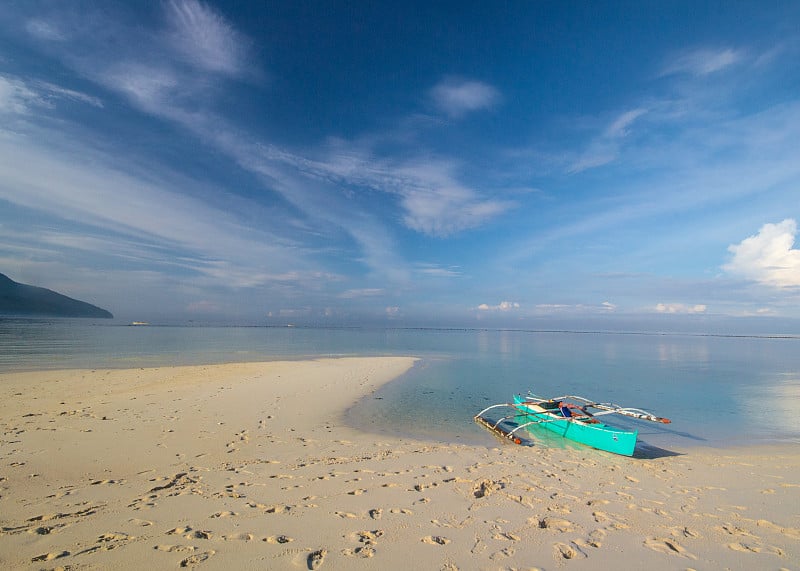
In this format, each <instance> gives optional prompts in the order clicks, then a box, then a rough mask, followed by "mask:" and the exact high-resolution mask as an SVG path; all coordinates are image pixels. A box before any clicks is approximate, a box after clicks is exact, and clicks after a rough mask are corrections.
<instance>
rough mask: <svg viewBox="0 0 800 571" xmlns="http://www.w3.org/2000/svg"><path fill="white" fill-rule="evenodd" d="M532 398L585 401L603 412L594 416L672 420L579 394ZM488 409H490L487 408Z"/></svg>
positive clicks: (544, 400)
mask: <svg viewBox="0 0 800 571" xmlns="http://www.w3.org/2000/svg"><path fill="white" fill-rule="evenodd" d="M527 398H529V399H531V400H534V401H536V404H539V403H543V402H547V401H561V400H576V401H580V402H581V403H583V408H586V407H592V408H596V409H598V410H601V411H603V412H598V413H597V414H595V415H594V416H603V415H605V414H621V415H622V416H628V417H631V418H636V419H638V420H649V421H651V422H660V423H662V424H670V423H671V422H672V421H671V420H670V419H668V418H664V417H661V416H656V415H654V414H653V413H651V412H647V411H646V410H642V409H640V408H631V407H622V406H620V405H617V404H614V403H610V402H605V403H603V402H593V401H591V400H589V399H587V398H585V397H581V396H577V395H563V396H560V397H553V398H551V399H543V398H541V397H537V396H536V395H533V394H531V393H528V397H527ZM490 408H491V407H490ZM487 410H488V409H487Z"/></svg>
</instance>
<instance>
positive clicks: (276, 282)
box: [0, 0, 800, 327]
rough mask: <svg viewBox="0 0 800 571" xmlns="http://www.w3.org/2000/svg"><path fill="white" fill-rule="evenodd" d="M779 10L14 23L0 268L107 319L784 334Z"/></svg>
mask: <svg viewBox="0 0 800 571" xmlns="http://www.w3.org/2000/svg"><path fill="white" fill-rule="evenodd" d="M779 4H780V5H778V6H775V7H774V9H773V10H771V11H770V12H769V13H766V11H762V10H761V9H759V7H758V6H736V7H732V8H731V9H730V10H729V11H728V12H726V13H725V14H712V13H711V11H708V13H706V15H705V16H702V17H701V16H697V17H695V16H693V21H692V26H686V25H685V24H687V22H686V21H685V18H686V16H685V15H684V14H686V11H685V10H682V9H681V3H680V2H679V3H677V4H670V5H669V6H661V7H659V9H658V10H653V11H652V12H653V13H652V14H622V13H620V12H619V6H618V5H617V4H616V3H601V4H599V5H598V10H597V14H596V15H595V16H594V17H593V18H589V19H587V18H585V16H583V15H581V14H579V13H578V11H579V7H577V6H576V7H569V6H566V7H558V8H554V7H553V6H536V5H534V6H529V5H524V4H523V5H520V6H517V7H515V8H513V9H510V10H497V11H494V10H484V11H481V12H480V13H479V12H478V11H477V10H471V9H463V10H459V11H457V15H453V14H454V12H453V11H452V10H449V9H447V8H446V7H445V6H429V5H428V4H414V3H412V4H409V5H407V6H406V5H404V6H403V7H402V8H401V7H398V6H396V5H395V4H391V5H389V4H385V3H374V4H372V5H370V6H368V7H364V8H362V9H361V10H360V11H358V12H355V13H354V12H352V11H347V10H342V11H339V10H336V9H326V10H320V11H314V10H312V11H311V12H307V11H305V10H304V9H303V8H302V7H301V6H298V5H294V4H292V3H287V5H285V6H278V7H269V8H267V7H263V8H262V7H253V6H247V7H242V6H240V5H239V4H237V3H228V2H209V3H206V2H200V1H197V0H171V1H165V2H162V3H153V4H147V5H146V6H141V5H138V4H137V5H130V4H127V3H116V4H108V5H106V6H105V7H104V8H103V9H102V10H99V9H97V8H96V6H95V5H93V4H92V3H88V2H86V3H85V2H74V3H51V2H16V3H13V7H12V9H9V10H6V11H5V12H4V14H3V15H0V269H1V271H3V272H4V273H6V274H8V275H9V276H11V277H12V278H13V279H16V280H17V281H23V282H26V283H32V284H35V285H42V286H45V287H49V288H52V289H58V290H59V291H64V292H68V293H69V294H70V295H72V296H74V297H81V298H82V299H88V300H90V301H92V303H96V304H98V305H102V306H104V307H109V308H111V309H112V310H113V311H114V313H115V314H117V315H119V316H121V317H122V318H127V317H131V318H149V319H158V318H159V317H162V318H164V319H193V318H194V319H203V320H225V321H257V322H258V321H267V322H281V321H304V322H309V323H315V324H331V325H336V324H343V323H393V324H398V323H402V324H407V325H419V324H425V325H436V324H442V325H451V324H459V325H469V324H499V325H504V326H518V327H526V326H534V325H535V324H537V323H541V320H542V319H543V318H553V319H564V318H569V319H580V318H592V319H598V318H602V319H608V318H609V317H611V316H644V317H647V316H652V317H653V318H658V316H662V317H661V318H663V316H669V315H684V316H691V315H693V316H698V315H700V316H715V315H718V316H763V315H769V316H773V317H775V316H777V317H787V318H800V303H798V302H800V248H798V246H796V243H795V239H796V235H797V220H798V219H800V200H799V199H798V197H800V162H798V161H797V157H798V156H800V96H799V95H798V93H800V92H798V90H797V89H796V86H797V82H798V79H800V70H798V69H797V66H795V65H794V64H793V62H795V61H796V60H797V57H798V55H800V54H799V53H798V52H800V41H799V40H800V38H799V37H798V34H797V31H796V30H797V26H792V25H790V23H791V22H795V23H797V22H798V21H800V7H798V6H797V5H796V4H795V3H791V2H786V3H779ZM688 5H689V4H688V3H687V6H688ZM691 6H695V7H696V6H697V4H696V3H692V4H691ZM389 12H391V17H390V15H389ZM704 13H705V12H704ZM309 14H313V15H312V16H309ZM631 18H633V19H634V20H635V22H631ZM434 24H435V25H434ZM567 29H568V30H570V32H569V33H564V30H567ZM632 47H635V49H631V48H632Z"/></svg>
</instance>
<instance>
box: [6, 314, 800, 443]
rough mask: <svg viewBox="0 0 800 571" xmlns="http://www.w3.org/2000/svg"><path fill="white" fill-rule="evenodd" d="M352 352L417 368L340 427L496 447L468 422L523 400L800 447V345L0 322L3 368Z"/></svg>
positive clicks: (716, 437) (673, 434)
mask: <svg viewBox="0 0 800 571" xmlns="http://www.w3.org/2000/svg"><path fill="white" fill-rule="evenodd" d="M350 355H366V356H375V355H415V356H419V357H420V358H421V360H420V361H419V363H418V365H417V366H416V367H414V369H412V370H411V371H410V372H409V373H408V374H406V375H404V376H403V377H402V378H401V379H398V380H397V381H395V382H393V383H390V384H389V385H387V386H385V387H383V388H382V389H380V390H379V391H378V392H377V393H375V394H373V395H370V396H368V397H366V398H365V399H363V401H362V402H360V403H358V404H357V405H356V406H354V407H353V408H352V409H351V410H350V411H349V412H348V415H347V421H348V422H349V423H352V424H354V425H355V426H358V427H361V428H365V429H368V430H372V431H376V432H391V433H394V434H400V435H408V436H415V437H423V438H432V439H438V440H443V441H458V442H465V443H491V442H492V441H493V439H494V437H493V436H492V435H490V434H489V433H488V432H487V431H486V430H485V429H482V428H480V427H478V426H477V425H476V424H475V423H474V422H473V421H472V416H473V415H474V414H475V413H476V412H478V411H479V410H481V409H483V408H485V407H486V406H488V405H489V404H492V403H495V402H508V401H509V400H510V399H511V397H512V395H513V394H514V393H518V392H521V393H525V392H527V391H528V390H532V391H533V392H535V393H536V394H539V395H542V396H557V395H562V394H578V395H583V396H586V397H589V398H593V399H596V400H600V401H606V402H607V401H613V402H616V403H619V404H623V405H626V406H636V407H640V408H645V409H648V410H652V411H653V412H656V413H657V414H659V415H661V416H666V417H669V418H671V419H672V421H673V422H672V424H670V425H660V424H653V423H643V422H635V421H630V420H626V419H623V418H619V417H615V421H614V424H615V425H618V426H620V427H622V428H631V427H638V428H639V430H640V439H641V440H643V441H645V442H646V443H648V444H650V445H653V446H661V447H665V448H669V447H678V448H681V447H687V446H692V445H708V446H728V445H740V444H756V443H775V442H782V443H783V442H795V443H800V338H797V337H790V338H765V337H712V336H697V335H660V334H618V333H576V332H532V331H492V330H436V329H357V328H355V329H344V328H342V329H311V328H285V327H284V328H274V327H199V326H194V327H183V326H181V327H178V326H176V327H152V326H148V327H130V326H125V325H119V324H115V323H109V322H89V321H83V320H20V319H0V371H13V370H37V369H54V368H101V367H102V368H106V367H111V368H126V367H146V366H168V365H184V364H207V363H224V362H236V361H257V360H265V359H275V358H286V357H288V358H305V357H315V356H325V357H337V356H350ZM606 419H608V417H606ZM551 440H552V439H551ZM556 445H558V444H556Z"/></svg>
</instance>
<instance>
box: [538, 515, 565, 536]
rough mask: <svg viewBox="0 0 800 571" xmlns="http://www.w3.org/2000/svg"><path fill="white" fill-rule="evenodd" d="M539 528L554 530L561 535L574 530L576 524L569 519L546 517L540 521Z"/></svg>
mask: <svg viewBox="0 0 800 571" xmlns="http://www.w3.org/2000/svg"><path fill="white" fill-rule="evenodd" d="M539 527H540V528H541V529H554V530H556V531H560V532H561V533H566V532H569V531H572V530H573V529H574V524H573V523H572V522H571V521H569V520H567V519H559V518H555V517H545V518H542V519H540V520H539Z"/></svg>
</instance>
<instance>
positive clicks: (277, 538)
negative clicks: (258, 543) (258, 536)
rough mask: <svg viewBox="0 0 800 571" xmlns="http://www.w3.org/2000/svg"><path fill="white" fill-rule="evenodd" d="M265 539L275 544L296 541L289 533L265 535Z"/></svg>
mask: <svg viewBox="0 0 800 571" xmlns="http://www.w3.org/2000/svg"><path fill="white" fill-rule="evenodd" d="M263 541H266V542H267V543H273V544H284V543H291V542H292V541H294V538H292V537H289V536H288V535H270V536H269V537H265V538H264V539H263Z"/></svg>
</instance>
